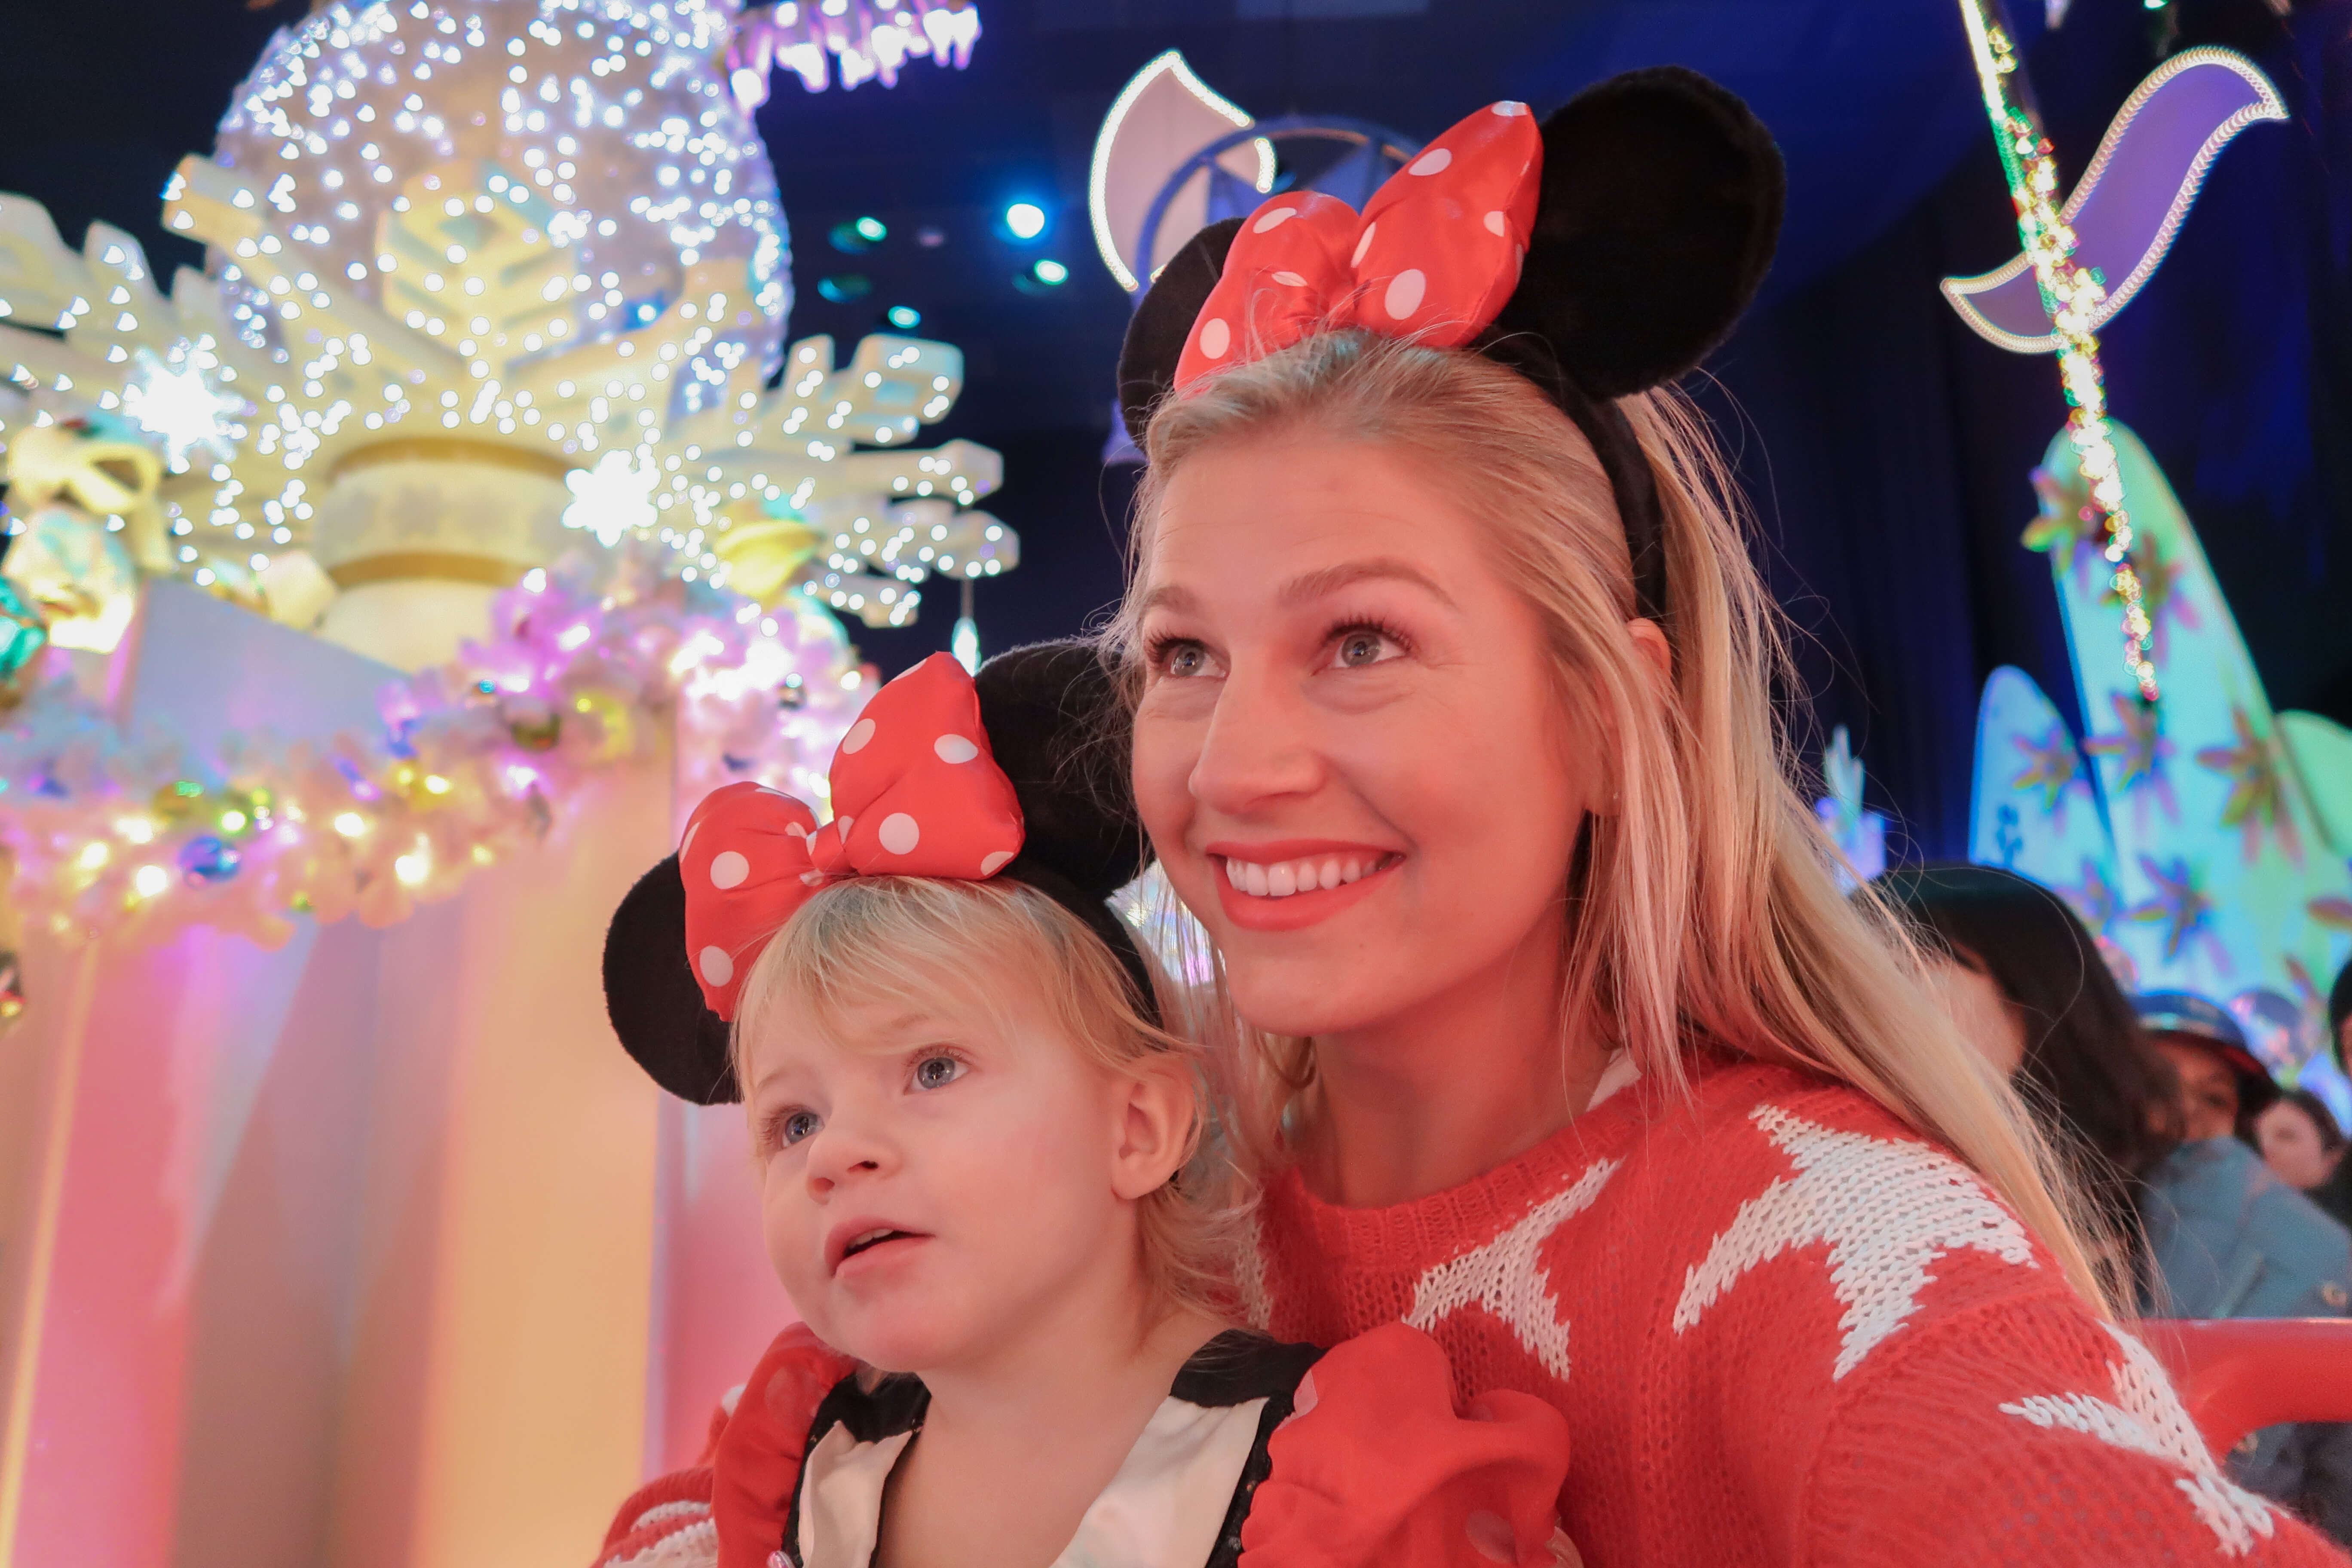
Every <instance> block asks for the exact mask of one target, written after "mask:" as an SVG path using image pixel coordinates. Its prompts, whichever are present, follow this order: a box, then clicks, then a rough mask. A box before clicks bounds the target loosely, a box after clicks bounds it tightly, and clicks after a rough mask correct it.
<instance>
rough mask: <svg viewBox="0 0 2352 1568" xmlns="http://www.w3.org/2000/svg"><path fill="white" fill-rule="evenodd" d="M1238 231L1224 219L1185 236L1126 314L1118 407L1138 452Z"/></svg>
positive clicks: (1236, 223)
mask: <svg viewBox="0 0 2352 1568" xmlns="http://www.w3.org/2000/svg"><path fill="white" fill-rule="evenodd" d="M1241 230H1242V220H1241V219H1239V218H1237V217H1229V218H1224V219H1222V220H1220V221H1219V222H1216V223H1213V224H1211V225H1210V226H1208V227H1206V228H1204V229H1202V231H1201V232H1200V233H1198V234H1196V235H1194V236H1193V237H1192V238H1191V239H1189V240H1187V241H1186V242H1185V244H1184V248H1183V249H1181V250H1180V251H1178V252H1177V253H1176V254H1175V255H1174V256H1173V257H1171V258H1169V262H1168V265H1167V266H1165V267H1163V268H1160V276H1159V277H1157V278H1155V279H1152V280H1151V287H1150V289H1146V290H1144V295H1143V298H1142V300H1140V301H1139V302H1138V303H1137V305H1136V307H1135V314H1134V315H1132V316H1130V317H1129V318H1128V322H1127V341H1126V342H1124V343H1122V344H1120V346H1119V351H1118V410H1119V416H1120V418H1122V419H1123V420H1125V421H1126V423H1127V437H1128V439H1129V440H1130V441H1133V442H1134V443H1135V445H1136V447H1137V448H1138V449H1141V447H1142V446H1143V428H1144V426H1147V425H1149V424H1150V423H1151V410H1152V408H1153V407H1154V406H1155V405H1157V404H1158V403H1159V402H1160V399H1161V398H1162V397H1164V396H1166V395H1167V394H1168V389H1169V388H1170V387H1171V386H1173V385H1175V384H1176V362H1177V361H1178V360H1179V359H1181V358H1182V357H1183V354H1184V340H1185V339H1186V338H1187V337H1190V336H1191V335H1192V323H1193V322H1194V321H1197V320H1198V319H1199V318H1200V314H1201V307H1202V305H1203V304H1205V303H1206V302H1207V300H1208V298H1209V290H1211V289H1214V288H1215V287H1216V286H1217V279H1220V278H1222V277H1223V276H1224V271H1225V252H1226V251H1228V250H1231V249H1232V248H1233V247H1234V236H1235V235H1237V234H1239V233H1240V232H1241Z"/></svg>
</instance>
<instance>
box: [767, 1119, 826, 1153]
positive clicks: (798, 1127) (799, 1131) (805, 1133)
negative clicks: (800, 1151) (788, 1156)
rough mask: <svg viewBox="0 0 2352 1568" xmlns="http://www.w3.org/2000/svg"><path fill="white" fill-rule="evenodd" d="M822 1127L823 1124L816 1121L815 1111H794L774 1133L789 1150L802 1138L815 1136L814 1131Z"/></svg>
mask: <svg viewBox="0 0 2352 1568" xmlns="http://www.w3.org/2000/svg"><path fill="white" fill-rule="evenodd" d="M822 1125H824V1123H822V1122H821V1121H818V1119H817V1114H816V1112H815V1111H814V1110H795V1111H793V1113H792V1114H791V1115H790V1116H787V1117H785V1118H784V1120H783V1121H782V1123H780V1124H779V1125H778V1127H777V1129H776V1131H777V1135H778V1136H779V1137H780V1138H781V1139H782V1142H783V1144H784V1146H785V1147H786V1148H788V1149H789V1148H790V1147H792V1146H793V1144H795V1143H797V1142H800V1141H801V1140H802V1139H803V1138H814V1136H816V1130H817V1129H818V1128H819V1127H820V1126H822Z"/></svg>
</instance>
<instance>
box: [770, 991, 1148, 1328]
mask: <svg viewBox="0 0 2352 1568" xmlns="http://www.w3.org/2000/svg"><path fill="white" fill-rule="evenodd" d="M1004 989H1005V991H1006V992H1007V993H1008V994H1007V995H1006V996H1004V997H1003V998H1001V999H999V1001H998V1005H995V1006H993V1007H991V1006H983V1005H961V1006H959V1005H955V1004H954V1003H953V1001H952V1000H944V1001H943V1003H942V1005H941V1007H940V1010H938V1011H930V1010H925V1009H912V1008H909V1007H908V1006H907V1005H904V1004H902V1003H896V1002H878V1001H877V1002H872V1003H866V1004H863V1005H857V1006H854V1007H850V1008H846V1009H845V1010H844V1011H843V1012H842V1015H841V1016H840V1017H838V1018H837V1019H835V1020H834V1026H833V1027H831V1028H823V1027H819V1026H816V1024H815V1023H814V1020H813V1019H811V1018H809V1017H808V1016H807V1015H806V1014H805V1013H803V1012H801V1011H799V1010H796V1009H789V1008H786V1007H784V1006H782V1005H780V1006H779V1007H778V1008H777V1010H776V1013H775V1014H774V1015H773V1016H774V1018H775V1020H776V1021H775V1023H774V1025H773V1026H766V1027H763V1029H762V1031H761V1035H760V1036H759V1037H754V1038H753V1039H751V1041H749V1042H747V1049H746V1052H745V1062H744V1066H745V1068H746V1077H747V1079H748V1081H749V1083H750V1085H751V1089H750V1091H749V1093H748V1095H747V1096H746V1101H745V1109H746V1110H748V1111H749V1113H750V1116H751V1132H752V1146H753V1150H754V1153H755V1157H756V1158H757V1160H758V1162H759V1171H760V1189H761V1215H762V1219H763V1228H764V1230H765V1233H766V1238H767V1244H768V1257H769V1260H770V1261H771V1262H772V1264H773V1265H774V1266H775V1269H776V1274H777V1277H778V1278H779V1279H782V1281H783V1285H784V1289H786V1290H787V1291H789V1292H790V1293H791V1295H792V1298H793V1305H794V1306H795V1307H797V1308H798V1309H799V1310H800V1312H801V1315H802V1316H803V1318H805V1319H806V1320H807V1321H808V1323H809V1326H810V1327H811V1328H813V1329H814V1330H815V1331H816V1332H817V1334H818V1335H819V1337H821V1338H822V1339H824V1342H826V1343H828V1344H830V1345H833V1346H834V1347H835V1348H836V1349H839V1350H841V1351H844V1352H847V1353H848V1354H850V1355H853V1356H856V1357H857V1358H858V1359H860V1360H862V1361H865V1362H867V1363H871V1364H873V1365H875V1366H878V1367H881V1368H883V1369H885V1370H887V1371H893V1372H912V1371H924V1370H929V1369H937V1368H950V1367H956V1366H971V1365H978V1364H981V1363H984V1362H985V1361H986V1360H987V1359H988V1358H989V1357H990V1356H991V1355H992V1354H993V1353H995V1352H998V1351H999V1350H1000V1349H1001V1348H1002V1347H1004V1346H1006V1345H1008V1344H1012V1343H1015V1342H1018V1341H1019V1340H1020V1339H1021V1337H1022V1336H1023V1335H1024V1333H1030V1332H1034V1331H1035V1329H1036V1327H1037V1325H1039V1324H1041V1323H1045V1322H1049V1321H1052V1318H1053V1314H1054V1312H1055V1309H1056V1307H1057V1306H1058V1305H1059V1304H1061V1303H1064V1302H1066V1301H1082V1302H1088V1303H1092V1302H1096V1301H1098V1300H1100V1299H1101V1298H1100V1295H1099V1293H1098V1292H1095V1291H1092V1290H1090V1289H1087V1284H1088V1282H1090V1281H1091V1282H1097V1283H1099V1282H1101V1281H1102V1280H1104V1279H1111V1280H1112V1283H1113V1284H1114V1285H1116V1284H1118V1279H1116V1278H1114V1277H1115V1276H1117V1275H1118V1274H1120V1273H1122V1272H1123V1273H1124V1274H1127V1275H1133V1274H1134V1273H1135V1272H1136V1271H1137V1269H1138V1268H1139V1254H1138V1252H1137V1239H1136V1238H1137V1231H1136V1222H1135V1214H1134V1200H1135V1199H1136V1198H1137V1197H1139V1196H1140V1195H1141V1194H1142V1193H1145V1192H1149V1191H1150V1190H1151V1188H1153V1187H1155V1186H1157V1185H1159V1184H1160V1182H1161V1181H1164V1180H1165V1179H1166V1177H1167V1175H1168V1174H1169V1173H1170V1171H1171V1170H1172V1169H1173V1167H1174V1163H1175V1160H1174V1158H1170V1159H1167V1160H1166V1163H1164V1164H1162V1165H1159V1166H1157V1167H1156V1168H1154V1169H1144V1168H1143V1167H1146V1166H1150V1165H1151V1164H1152V1162H1151V1160H1150V1159H1149V1158H1146V1159H1144V1160H1143V1161H1142V1163H1141V1164H1140V1165H1139V1164H1138V1162H1137V1160H1136V1150H1135V1148H1134V1144H1135V1142H1136V1138H1135V1131H1136V1129H1135V1127H1134V1125H1133V1117H1132V1112H1133V1110H1134V1104H1133V1102H1134V1100H1135V1097H1136V1094H1137V1093H1138V1091H1139V1088H1146V1087H1150V1086H1139V1085H1138V1083H1137V1082H1136V1081H1135V1080H1133V1079H1122V1078H1120V1077H1119V1076H1118V1075H1116V1074H1113V1073H1111V1072H1108V1071H1107V1070H1105V1069H1103V1068H1099V1067H1097V1066H1096V1065H1095V1064H1094V1063H1093V1062H1091V1061H1089V1060H1088V1059H1087V1058H1086V1057H1084V1056H1083V1055H1082V1054H1081V1053H1080V1050H1079V1047H1077V1046H1076V1044H1075V1043H1073V1042H1072V1041H1070V1040H1068V1039H1066V1038H1065V1037H1062V1035H1061V1033H1060V1031H1059V1029H1058V1027H1056V1026H1055V1025H1053V1024H1051V1023H1049V1022H1047V1021H1046V1017H1045V1015H1044V1013H1043V1011H1042V1010H1041V1009H1039V1008H1037V1007H1034V1006H1033V1005H1025V1004H1024V998H1023V997H1021V996H1019V995H1014V994H1010V993H1012V992H1013V991H1014V990H1016V988H1015V987H1013V986H1010V985H1008V986H1006V987H1004ZM1144 1152H1145V1154H1146V1155H1147V1156H1148V1155H1149V1154H1150V1150H1149V1149H1147V1150H1145V1151H1144ZM1177 1157H1178V1158H1181V1155H1179V1156H1177ZM1138 1183H1141V1184H1140V1186H1139V1185H1138ZM1106 1270H1108V1271H1110V1273H1109V1274H1108V1275H1107V1274H1106Z"/></svg>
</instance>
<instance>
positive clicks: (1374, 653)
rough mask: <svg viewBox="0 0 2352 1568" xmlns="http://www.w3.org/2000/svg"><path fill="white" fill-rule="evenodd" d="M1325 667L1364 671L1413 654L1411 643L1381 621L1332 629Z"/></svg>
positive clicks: (1327, 640)
mask: <svg viewBox="0 0 2352 1568" xmlns="http://www.w3.org/2000/svg"><path fill="white" fill-rule="evenodd" d="M1323 647H1324V649H1325V659H1324V663H1325V667H1326V668H1331V669H1364V668H1369V667H1370V666H1372V665H1375V664H1386V663H1387V662H1388V661H1389V660H1391V659H1393V658H1403V657H1404V656H1405V655H1406V654H1408V653H1410V652H1412V642H1411V639H1409V638H1407V637H1405V635H1404V634H1403V633H1402V632H1401V631H1398V630H1397V629H1396V628H1395V627H1393V626H1388V625H1386V624H1384V623H1382V622H1380V621H1367V620H1349V621H1345V622H1342V623H1341V624H1340V625H1339V626H1334V627H1332V628H1331V630H1330V631H1329V632H1328V633H1327V634H1326V635H1325V637H1324V639H1323Z"/></svg>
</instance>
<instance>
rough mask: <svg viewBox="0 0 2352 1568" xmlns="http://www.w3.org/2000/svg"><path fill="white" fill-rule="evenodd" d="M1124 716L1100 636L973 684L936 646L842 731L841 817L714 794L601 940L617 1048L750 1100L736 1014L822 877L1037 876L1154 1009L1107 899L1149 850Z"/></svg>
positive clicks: (713, 1096)
mask: <svg viewBox="0 0 2352 1568" xmlns="http://www.w3.org/2000/svg"><path fill="white" fill-rule="evenodd" d="M1124 715H1125V710H1124V708H1123V706H1122V705H1121V704H1120V703H1119V702H1118V699H1117V694H1116V692H1115V690H1114V689H1113V687H1112V684H1111V679H1110V674H1109V671H1108V668H1107V667H1106V666H1105V665H1104V663H1103V662H1102V659H1101V658H1100V657H1099V656H1098V655H1097V652H1096V651H1095V649H1094V648H1093V647H1091V646H1089V645H1087V644H1085V643H1080V642H1061V643H1042V644H1038V645H1036V646H1034V647H1025V648H1016V649H1014V650H1013V651H1012V652H1010V653H1005V654H1000V655H999V656H997V657H996V658H992V659H991V660H989V661H988V663H986V664H984V665H982V667H981V669H980V673H979V675H978V677H977V678H973V677H968V676H966V675H965V674H964V672H963V671H962V669H961V668H958V667H957V666H956V665H955V663H954V662H953V661H952V660H950V659H949V658H947V656H946V655H944V654H935V655H933V656H932V657H931V658H929V659H928V660H926V661H924V663H922V664H920V665H918V666H916V667H915V668H913V669H911V670H909V671H908V672H907V673H906V674H905V675H903V676H901V677H899V678H898V679H897V680H894V681H892V682H891V683H890V684H889V685H887V686H886V687H884V688H883V689H882V690H881V691H880V692H878V693H877V694H876V696H875V698H874V700H873V701H872V702H871V703H869V704H868V705H867V707H866V712H865V713H864V714H863V715H861V717H860V719H859V721H858V722H857V723H856V724H855V725H853V726H851V728H850V730H849V732H848V734H847V735H845V737H844V738H843V741H842V744H841V749H840V751H839V752H837V753H836V754H835V759H834V766H833V771H832V789H833V801H834V806H835V814H836V815H835V817H834V819H833V821H832V822H830V823H827V824H825V825H824V826H822V827H820V826H817V824H816V821H815V818H814V814H813V813H811V812H810V811H809V809H808V807H806V806H805V805H802V804H801V803H800V802H798V801H796V800H793V799H792V798H791V797H790V796H788V795H782V794H781V793H779V792H777V791H774V790H769V789H763V788H761V786H759V785H757V784H730V785H728V786H726V787H725V788H723V789H720V790H717V791H714V792H713V793H712V794H711V795H709V796H708V797H707V798H706V799H705V800H704V801H703V802H702V804H701V805H698V806H697V807H696V808H695V813H694V816H693V817H692V819H691V820H690V821H689V823H688V827H687V831H686V835H685V837H684V838H683V840H682V841H681V843H680V845H679V847H678V852H677V854H675V855H672V856H670V857H669V858H667V859H665V860H664V861H662V863H661V864H660V865H658V866H656V867H655V868H653V869H652V870H650V871H648V872H646V875H645V876H644V877H643V878H641V879H639V880H638V882H637V885H636V886H635V888H633V889H630V891H629V894H628V897H627V898H625V899H624V900H622V902H621V907H620V909H619V910H617V911H616V912H615V913H614V916H613V923H612V926H611V929H610V930H609V931H607V932H606V934H605V938H604V1003H605V1007H606V1010H607V1012H609V1014H610V1015H611V1016H612V1020H613V1028H614V1032H615V1033H616V1034H618V1035H619V1036H620V1037H621V1044H622V1045H623V1046H624V1047H626V1048H627V1050H628V1052H629V1054H630V1055H631V1056H633V1057H635V1058H636V1059H637V1062H638V1065H639V1066H641V1067H643V1068H645V1069H646V1072H647V1073H648V1074H650V1075H651V1076H652V1078H653V1079H654V1081H656V1083H658V1084H660V1085H661V1086H662V1087H663V1088H664V1089H668V1090H669V1091H670V1092H671V1093H672V1094H675V1095H677V1096H678V1097H679V1098H680V1099H682V1100H693V1101H695V1102H697V1103H698V1104H703V1105H715V1104H719V1103H720V1102H723V1101H727V1100H739V1099H740V1098H741V1092H740V1089H739V1087H738V1086H737V1084H736V1082H735V1075H734V1070H733V1068H732V1066H731V1064H730V1052H729V1049H728V1035H729V1022H728V1021H729V1020H730V1018H731V1017H732V1016H734V1011H735V1001H736V994H737V991H738V989H739V988H740V984H741V982H742V978H743V976H744V975H745V974H747V973H749V972H750V970H751V963H752V962H753V961H754V959H755V958H756V957H757V955H758V953H759V951H760V949H761V947H762V946H764V945H765V943H766V942H767V940H768V938H769V937H770V936H772V934H773V933H774V932H775V931H777V930H778V929H780V928H781V927H782V924H783V922H784V921H787V920H789V919H790V918H791V916H792V912H793V910H795V909H797V908H798V907H799V906H800V904H801V903H803V902H804V901H805V900H807V899H808V898H809V897H811V896H813V895H814V891H815V890H816V889H817V888H819V887H821V886H823V885H824V884H825V883H826V882H828V881H831V880H833V879H837V878H841V877H848V876H858V875H892V874H896V875H908V876H922V877H944V878H953V879H970V880H982V879H988V878H992V877H1003V878H1007V879H1012V880H1014V881H1019V882H1024V883H1026V884H1028V885H1029V886H1031V887H1034V888H1035V889H1037V890H1038V891H1040V892H1042V893H1045V895H1046V896H1047V897H1048V898H1051V899H1052V900H1055V902H1056V903H1058V904H1060V905H1062V906H1063V907H1064V908H1065V909H1067V910H1070V912H1071V913H1073V914H1075V915H1076V916H1077V917H1078V918H1079V919H1080V920H1081V921H1085V922H1086V924H1087V927H1088V929H1090V930H1092V931H1094V932H1095V933H1096V934H1097V936H1099V937H1101V938H1102V939H1103V941H1104V942H1105V943H1106V944H1107V945H1108V947H1109V948H1110V950H1111V952H1112V953H1113V954H1114V955H1115V956H1116V957H1118V960H1119V962H1120V963H1121V964H1122V965H1123V966H1124V967H1125V968H1126V969H1127V971H1128V973H1129V977H1130V978H1131V979H1132V980H1133V981H1134V983H1135V985H1136V990H1137V994H1138V998H1139V1005H1140V1007H1141V1009H1142V1010H1143V1012H1144V1014H1145V1016H1147V1017H1152V1018H1154V1019H1155V1020H1156V1017H1157V1014H1156V1009H1155V1004H1154V999H1153V996H1152V991H1151V983H1150V973H1149V972H1148V970H1147V968H1146V965H1145V964H1144V962H1143V958H1142V955H1141V953H1140V952H1139V950H1138V949H1137V947H1136V945H1135V940H1134V938H1133V936H1132V935H1131V934H1130V933H1129V931H1128V929H1127V927H1126V925H1125V924H1124V923H1123V922H1122V921H1120V920H1119V919H1118V916H1117V915H1115V914H1113V913H1112V912H1111V910H1110V909H1109V908H1108V905H1107V904H1106V903H1105V902H1104V900H1107V899H1108V898H1109V897H1110V895H1111V894H1112V893H1113V892H1114V891H1116V890H1117V889H1118V888H1120V887H1121V886H1123V885H1124V884H1125V883H1127V882H1128V881H1129V880H1130V879H1133V878H1134V877H1135V876H1136V875H1137V874H1138V873H1139V872H1140V871H1141V870H1142V868H1143V866H1144V864H1145V860H1146V858H1147V854H1148V851H1147V847H1146V840H1145V839H1144V837H1143V832H1142V828H1141V826H1139V824H1138V823H1137V821H1136V820H1135V817H1134V814H1133V812H1132V810H1131V809H1130V807H1129V795H1128V789H1127V775H1126V767H1125V762H1124V759H1125V756H1126V751H1127V748H1126V747H1125V745H1123V744H1121V743H1120V741H1119V735H1118V726H1119V725H1120V724H1121V723H1122V722H1123V721H1124ZM689 888H690V889H692V891H691V896H690V895H689Z"/></svg>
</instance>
